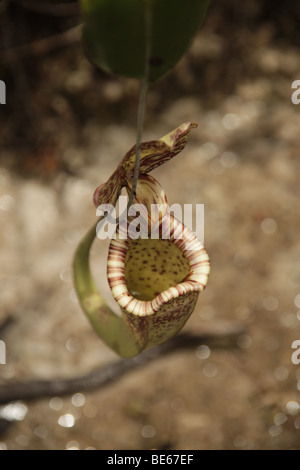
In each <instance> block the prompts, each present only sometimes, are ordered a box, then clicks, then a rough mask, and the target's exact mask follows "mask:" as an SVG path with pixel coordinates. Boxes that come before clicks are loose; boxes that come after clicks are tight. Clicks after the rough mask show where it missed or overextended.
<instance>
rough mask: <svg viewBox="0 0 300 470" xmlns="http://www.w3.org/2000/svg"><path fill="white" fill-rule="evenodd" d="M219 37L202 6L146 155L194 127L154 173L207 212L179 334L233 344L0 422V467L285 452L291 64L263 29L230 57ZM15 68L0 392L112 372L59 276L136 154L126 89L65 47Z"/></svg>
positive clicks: (99, 257)
mask: <svg viewBox="0 0 300 470" xmlns="http://www.w3.org/2000/svg"><path fill="white" fill-rule="evenodd" d="M233 3H234V2H233ZM248 3H249V2H248ZM248 3H247V5H248ZM250 3H251V2H250ZM250 3H249V4H250ZM253 14H254V13H253ZM249 15H250V14H249ZM244 21H245V24H244V26H245V25H247V21H248V17H246V19H245V20H244ZM249 21H250V20H249ZM220 24H222V19H220V17H219V14H218V11H217V7H216V6H214V10H213V12H212V19H211V20H210V21H208V22H207V23H206V26H205V28H204V30H203V32H202V34H200V35H199V37H197V39H196V41H195V43H194V44H193V47H192V49H191V50H190V52H189V54H188V55H187V56H186V57H185V58H184V59H183V60H182V61H181V63H180V64H179V66H178V67H177V68H176V70H175V71H174V72H172V73H170V74H169V75H168V76H166V77H165V78H164V79H162V80H161V81H160V82H159V83H157V84H154V85H152V87H151V89H150V92H149V99H148V110H147V116H146V122H145V131H144V140H148V139H155V138H159V137H161V136H162V135H164V134H165V133H167V132H169V131H171V130H172V129H173V128H175V127H177V126H178V125H179V124H181V123H182V122H185V121H196V122H198V124H199V126H198V128H197V129H196V130H194V131H193V134H192V136H191V139H190V141H189V144H188V146H187V147H186V149H185V150H184V152H182V154H181V155H180V156H178V157H176V158H175V159H174V160H173V161H172V162H169V163H168V164H166V165H164V166H162V167H160V168H159V169H158V170H155V171H154V173H153V174H154V175H155V176H156V177H157V178H158V180H159V181H160V183H161V184H162V186H163V187H164V189H165V192H166V194H167V196H168V200H169V202H170V203H174V202H178V203H180V204H184V203H186V204H190V203H192V204H196V203H203V204H205V246H206V249H207V251H208V253H209V256H210V258H211V275H210V278H209V282H208V286H207V289H206V290H205V291H204V292H203V293H202V294H201V296H200V298H199V301H198V303H197V306H196V309H195V312H194V313H193V315H192V317H191V318H190V320H189V321H188V323H187V325H186V326H185V330H186V331H189V330H190V331H192V332H195V331H197V332H199V333H201V331H202V330H203V329H205V328H207V327H208V326H210V325H214V324H218V323H220V322H227V321H228V322H229V321H234V322H240V323H241V325H242V326H243V327H244V329H245V331H244V333H243V334H241V335H240V336H238V337H237V339H236V345H235V347H233V348H232V347H218V348H213V347H210V348H208V346H207V345H203V344H199V346H198V347H197V348H193V349H191V350H186V351H184V352H182V351H178V352H174V353H173V354H172V355H170V356H167V357H162V358H157V359H156V360H155V361H153V362H151V363H150V364H148V365H147V366H145V367H143V368H141V369H138V370H136V371H132V372H130V373H128V374H127V375H126V376H124V377H122V378H121V379H120V380H118V381H117V382H115V383H114V384H112V385H110V386H109V387H107V388H105V389H103V390H97V391H94V392H89V393H82V391H81V390H78V392H77V393H76V394H74V395H71V396H67V397H63V398H59V397H49V398H47V399H40V400H35V401H33V402H18V403H17V404H15V408H14V409H13V408H12V407H10V408H7V406H6V407H3V408H0V415H1V416H2V417H5V416H7V413H11V415H10V416H11V417H12V416H15V418H16V421H14V422H13V423H12V424H11V425H10V426H9V427H7V428H6V429H5V430H3V432H2V434H1V435H0V449H1V448H3V449H6V448H7V449H66V448H79V449H85V448H95V449H153V448H155V449H299V448H300V434H299V433H300V401H299V400H300V365H296V364H293V363H292V360H291V355H292V352H293V350H292V349H291V345H292V342H293V341H294V340H297V339H299V340H300V323H299V321H300V300H299V297H297V296H299V294H300V270H299V266H300V242H299V229H300V220H299V196H300V186H299V174H300V163H299V151H300V136H299V129H300V105H299V106H297V105H294V104H293V103H292V102H291V84H292V82H293V81H294V80H296V79H300V54H299V53H300V46H299V43H298V44H297V43H291V42H289V41H288V39H287V38H285V37H283V39H280V37H279V40H278V37H277V35H276V25H273V24H272V23H269V22H262V23H261V24H260V25H258V26H257V27H256V28H254V29H251V27H250V23H249V27H248V28H247V27H245V28H244V29H243V30H242V29H241V31H244V35H243V34H240V36H239V43H238V44H235V43H234V38H235V36H234V34H232V35H231V36H229V37H226V38H225V36H224V35H222V34H223V33H222V30H221V29H220V28H219V29H218V28H216V25H217V26H218V25H220ZM241 31H239V33H241ZM235 34H237V33H236V31H235ZM233 43H234V45H233ZM232 51H233V52H232ZM231 54H232V55H231ZM30 66H31V67H32V70H33V71H35V72H36V73H37V83H36V84H35V86H34V90H33V87H30V90H31V95H30V96H29V97H28V101H27V103H28V108H27V109H23V111H24V112H23V111H22V109H21V111H20V113H21V115H17V111H16V110H17V109H18V108H17V99H18V98H17V97H16V96H14V95H13V94H12V93H9V94H8V104H7V108H6V111H5V112H7V114H6V115H5V113H4V111H3V109H2V108H1V123H2V125H1V133H0V138H1V139H3V144H2V148H1V157H0V163H1V169H0V223H1V231H0V265H1V273H0V277H1V312H0V320H1V322H2V321H4V320H5V319H6V318H11V321H10V322H9V323H8V324H7V326H6V327H5V328H3V329H2V330H1V331H0V338H1V339H2V340H4V341H5V343H6V347H7V364H6V365H1V366H0V383H6V382H8V381H13V380H29V379H33V378H42V379H49V378H53V377H73V376H76V375H79V374H83V373H87V372H89V371H91V370H93V369H94V368H96V367H98V366H99V365H102V364H103V365H104V364H107V363H109V362H112V361H115V360H117V356H116V355H115V354H114V353H113V352H112V351H110V350H109V349H108V348H107V347H106V346H105V345H104V344H103V343H102V341H101V340H100V339H99V338H98V337H97V336H96V334H95V333H94V331H93V330H92V329H91V327H90V325H89V323H88V321H87V319H86V318H85V317H84V314H83V313H82V311H81V309H80V307H79V305H78V302H77V299H76V295H75V292H74V289H73V284H72V271H71V263H72V257H73V253H74V250H75V248H76V245H77V243H78V242H79V240H80V239H81V237H82V236H83V235H84V233H85V232H86V231H87V229H88V228H89V227H90V226H91V225H92V224H93V223H94V221H95V216H96V214H95V209H94V207H93V205H92V194H93V191H94V189H95V188H96V186H98V185H99V184H101V183H102V182H104V181H105V180H106V179H107V178H108V177H109V175H110V174H111V173H112V171H113V170H114V169H115V168H116V165H117V164H118V162H119V160H120V159H121V157H122V156H123V155H124V153H125V152H126V151H127V150H128V149H129V148H130V147H131V146H132V145H133V144H134V142H135V119H136V103H137V91H138V85H137V84H136V83H135V82H132V81H131V80H125V79H118V78H111V77H107V76H105V75H102V74H99V73H98V72H95V70H94V69H93V68H92V66H91V65H90V64H89V63H88V62H87V60H86V59H85V57H84V55H83V53H82V50H81V47H80V45H78V44H75V45H73V46H70V47H67V48H65V49H63V50H60V51H58V52H55V53H53V54H50V55H48V56H45V57H43V59H42V60H41V59H40V60H38V59H35V60H33V62H32V63H31V65H30ZM28 67H29V66H28ZM28 67H27V69H25V71H26V72H27V73H28V74H29V72H28ZM224 71H226V76H225V75H224ZM28 76H29V75H28ZM10 99H11V101H10ZM22 112H23V114H22ZM29 112H30V113H31V112H33V114H34V123H35V126H36V127H33V126H31V124H32V121H29V122H27V121H26V113H29ZM22 119H23V121H22ZM30 133H31V134H30ZM35 133H36V134H35ZM29 134H30V135H34V136H35V137H34V138H35V139H36V142H35V144H37V143H38V146H37V147H34V145H33V144H32V145H31V142H32V141H31V140H30V138H29V137H28V136H29ZM24 135H25V137H24ZM14 136H15V138H14ZM44 136H45V138H44ZM107 247H108V244H107V243H106V242H103V243H102V242H100V241H98V242H97V244H96V245H95V247H94V250H93V269H94V273H95V278H96V280H97V283H98V285H99V288H100V289H101V291H102V292H103V293H104V295H105V296H106V297H107V298H108V300H109V302H111V304H112V305H114V303H113V301H112V299H111V297H110V292H109V289H108V286H107V281H106V278H105V263H106V256H107ZM1 322H0V323H1ZM205 346H206V347H205Z"/></svg>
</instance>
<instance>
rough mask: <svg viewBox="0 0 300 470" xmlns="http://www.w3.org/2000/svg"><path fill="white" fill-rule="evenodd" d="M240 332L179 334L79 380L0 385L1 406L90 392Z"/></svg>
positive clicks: (225, 342)
mask: <svg viewBox="0 0 300 470" xmlns="http://www.w3.org/2000/svg"><path fill="white" fill-rule="evenodd" d="M243 333H244V327H243V325H241V324H240V323H235V322H226V323H221V324H218V323H217V324H216V325H215V326H214V327H213V328H211V329H209V330H207V331H206V332H203V333H202V334H201V335H194V334H191V333H181V334H180V335H178V336H176V337H175V338H173V339H172V340H170V341H169V342H167V343H165V344H163V345H161V346H158V347H156V348H153V349H150V350H148V351H145V352H143V353H142V354H140V355H139V356H136V357H134V358H132V359H122V360H119V361H116V362H113V363H111V364H107V365H105V366H102V367H100V368H98V369H96V370H94V371H92V372H90V373H88V374H85V375H81V376H79V377H74V378H70V379H65V378H55V379H50V380H29V381H26V382H9V383H7V384H3V385H1V388H0V403H1V404H4V403H9V402H12V401H16V400H27V401H28V400H34V399H38V398H43V397H53V396H63V395H70V394H72V393H75V392H84V391H92V390H96V389H99V388H101V387H102V388H103V387H105V386H107V385H109V384H111V383H112V382H114V381H116V380H118V379H119V378H121V377H122V376H123V375H124V374H126V373H127V372H130V371H132V370H135V369H137V368H138V367H141V366H144V365H146V364H148V363H149V362H151V361H153V360H155V359H159V358H161V357H164V356H166V355H168V354H172V353H174V352H177V351H179V350H182V349H192V348H195V347H197V346H199V345H201V344H206V345H209V346H211V347H222V348H224V347H235V346H236V344H237V342H236V340H237V338H238V337H239V336H240V335H241V334H243Z"/></svg>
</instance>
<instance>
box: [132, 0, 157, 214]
mask: <svg viewBox="0 0 300 470" xmlns="http://www.w3.org/2000/svg"><path fill="white" fill-rule="evenodd" d="M151 30H152V12H151V6H150V1H149V0H146V2H145V35H146V41H145V43H146V50H145V76H144V78H143V81H142V85H141V91H140V97H139V107H138V117H137V135H136V156H135V166H134V173H133V181H132V189H131V193H130V197H129V201H128V206H127V209H129V207H130V206H131V204H132V203H133V200H134V197H135V195H136V188H137V184H138V179H139V170H140V156H141V143H142V135H143V125H144V117H145V109H146V99H147V92H148V87H149V66H150V57H151Z"/></svg>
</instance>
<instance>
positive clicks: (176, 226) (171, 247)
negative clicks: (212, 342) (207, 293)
mask: <svg viewBox="0 0 300 470" xmlns="http://www.w3.org/2000/svg"><path fill="white" fill-rule="evenodd" d="M171 221H172V229H171V231H170V238H169V239H164V238H159V239H151V238H149V239H142V238H138V239H136V240H132V239H126V240H122V239H119V238H118V237H117V238H116V239H113V240H111V243H110V247H109V253H108V263H107V278H108V283H109V286H110V289H111V292H112V295H113V297H114V299H115V300H116V301H117V303H118V304H119V306H120V307H121V308H122V309H124V310H125V311H126V312H127V313H131V314H133V315H137V316H148V315H152V314H154V313H155V312H156V311H158V310H159V309H160V308H161V306H162V305H164V304H166V303H167V302H169V301H171V300H172V299H175V298H177V297H179V296H182V295H185V294H188V293H192V292H194V293H200V292H201V291H203V290H204V289H205V287H206V283H207V279H208V275H209V270H210V263H209V257H208V254H207V252H206V250H205V248H204V247H203V245H202V243H201V242H200V241H199V240H198V239H197V238H196V236H195V235H194V234H193V233H192V232H191V231H190V230H189V229H188V228H187V227H185V226H184V225H183V224H182V223H181V222H179V221H178V220H177V219H175V218H174V217H172V216H171ZM179 232H180V238H177V237H176V234H178V233H179Z"/></svg>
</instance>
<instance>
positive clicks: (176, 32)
mask: <svg viewBox="0 0 300 470" xmlns="http://www.w3.org/2000/svg"><path fill="white" fill-rule="evenodd" d="M209 3H210V0H80V4H81V9H82V13H83V17H84V22H85V24H84V28H83V43H84V48H85V51H86V54H87V56H88V57H89V58H90V60H91V61H92V63H94V65H96V66H98V67H100V68H101V69H104V70H106V71H108V72H111V73H114V74H117V75H121V76H127V77H132V78H139V79H142V78H145V76H146V75H148V78H149V80H150V81H154V80H156V79H158V78H160V77H161V76H163V75H164V74H165V73H166V72H168V71H169V70H170V69H171V68H172V67H174V65H175V64H176V63H177V62H178V61H179V59H180V58H181V57H182V56H183V54H184V53H185V52H186V50H187V48H188V47H189V46H190V43H191V41H192V40H193V38H194V36H195V34H196V32H197V30H198V28H199V27H200V26H201V24H202V23H203V21H204V18H205V16H206V13H207V9H208V6H209Z"/></svg>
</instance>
